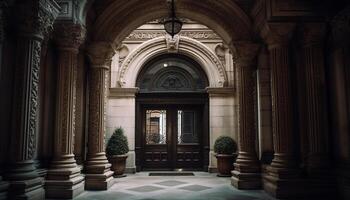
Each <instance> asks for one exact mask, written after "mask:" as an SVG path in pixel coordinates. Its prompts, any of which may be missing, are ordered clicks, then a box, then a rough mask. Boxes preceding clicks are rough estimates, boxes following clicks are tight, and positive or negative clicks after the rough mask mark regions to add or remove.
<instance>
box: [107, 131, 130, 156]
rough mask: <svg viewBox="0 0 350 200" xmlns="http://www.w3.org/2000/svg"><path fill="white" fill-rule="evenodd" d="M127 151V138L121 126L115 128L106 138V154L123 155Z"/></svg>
mask: <svg viewBox="0 0 350 200" xmlns="http://www.w3.org/2000/svg"><path fill="white" fill-rule="evenodd" d="M128 152H129V146H128V139H127V138H126V136H125V135H124V130H123V128H122V127H119V128H117V129H115V131H114V132H113V135H112V136H111V138H110V139H109V140H108V143H107V147H106V154H107V156H113V155H123V154H126V153H128Z"/></svg>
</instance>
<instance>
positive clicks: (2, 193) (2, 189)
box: [0, 176, 9, 200]
mask: <svg viewBox="0 0 350 200" xmlns="http://www.w3.org/2000/svg"><path fill="white" fill-rule="evenodd" d="M8 187H9V183H7V182H5V181H2V177H1V176H0V200H5V199H8V197H7V190H8Z"/></svg>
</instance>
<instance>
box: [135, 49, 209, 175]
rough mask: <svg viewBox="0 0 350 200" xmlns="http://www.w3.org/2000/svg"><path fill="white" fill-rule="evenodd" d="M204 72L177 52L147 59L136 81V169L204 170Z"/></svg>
mask: <svg viewBox="0 0 350 200" xmlns="http://www.w3.org/2000/svg"><path fill="white" fill-rule="evenodd" d="M208 85H209V84H208V78H207V76H206V74H205V73H204V72H203V70H202V68H201V66H200V65H199V64H198V63H196V62H195V61H194V60H192V59H191V58H189V57H187V56H184V55H181V54H163V55H160V56H157V57H155V58H153V59H151V60H150V61H149V62H147V63H146V64H145V65H144V66H143V68H142V70H141V72H140V73H139V75H138V78H137V81H136V86H137V87H138V88H139V89H140V90H139V93H138V94H137V96H136V131H135V136H136V137H135V151H136V167H137V170H207V169H208V164H209V131H208V129H209V125H208V95H207V93H206V90H205V89H206V87H208Z"/></svg>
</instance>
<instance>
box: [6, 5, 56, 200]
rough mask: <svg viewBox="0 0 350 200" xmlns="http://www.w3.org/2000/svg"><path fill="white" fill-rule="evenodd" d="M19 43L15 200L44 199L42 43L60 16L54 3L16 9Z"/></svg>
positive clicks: (11, 177)
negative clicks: (40, 167) (39, 159)
mask: <svg viewBox="0 0 350 200" xmlns="http://www.w3.org/2000/svg"><path fill="white" fill-rule="evenodd" d="M15 13H16V15H15V17H16V20H17V23H16V27H17V31H18V32H17V34H18V35H17V44H16V55H15V56H14V57H15V59H16V62H15V76H14V77H15V78H14V79H15V84H14V97H13V105H14V107H13V112H12V133H11V144H10V147H11V149H10V152H9V161H10V167H9V171H8V172H7V173H6V176H5V179H6V180H8V181H9V182H10V198H11V199H44V189H43V180H42V178H40V177H39V175H38V173H37V171H36V167H35V165H34V161H33V158H34V155H35V151H36V138H37V132H38V109H39V108H38V104H39V102H38V92H39V71H40V69H39V68H40V52H41V43H42V40H43V38H44V35H45V34H46V33H47V32H48V30H49V29H50V28H51V27H52V23H53V21H54V19H55V18H56V17H57V15H58V5H57V4H56V3H55V2H54V1H44V0H42V1H41V0H40V1H39V0H36V1H35V0H28V1H21V2H20V3H19V4H18V5H17V7H16V12H15Z"/></svg>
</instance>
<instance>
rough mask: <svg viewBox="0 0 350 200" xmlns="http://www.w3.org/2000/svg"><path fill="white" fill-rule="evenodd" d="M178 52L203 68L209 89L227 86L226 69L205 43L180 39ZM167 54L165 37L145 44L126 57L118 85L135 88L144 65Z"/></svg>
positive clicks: (184, 38)
mask: <svg viewBox="0 0 350 200" xmlns="http://www.w3.org/2000/svg"><path fill="white" fill-rule="evenodd" d="M177 52H178V53H179V54H183V55H186V56H188V57H190V58H191V59H193V60H194V61H196V62H197V63H198V64H199V65H200V66H202V68H203V71H204V72H205V74H206V75H207V77H208V80H209V87H224V86H226V85H227V82H228V78H227V74H226V71H225V67H224V66H223V65H222V63H221V61H220V60H219V58H218V57H217V56H216V55H215V53H214V52H213V51H212V50H211V49H209V48H208V47H207V46H205V45H204V44H203V43H201V42H199V41H197V40H194V39H191V38H188V37H180V38H179V44H178V51H177ZM166 53H169V48H168V46H167V39H166V37H164V36H162V37H158V38H154V39H152V40H149V41H147V42H145V43H143V44H142V45H140V46H139V47H138V48H136V49H135V50H134V51H133V52H131V53H130V54H129V55H128V56H127V57H126V59H125V61H124V63H123V65H122V66H121V70H120V73H119V77H118V78H117V80H118V84H117V85H121V86H122V87H125V88H132V87H135V86H136V80H137V76H138V74H139V73H140V71H141V69H142V67H143V66H144V64H145V63H146V62H147V61H149V60H151V59H152V58H154V57H156V56H159V55H162V54H166Z"/></svg>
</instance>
